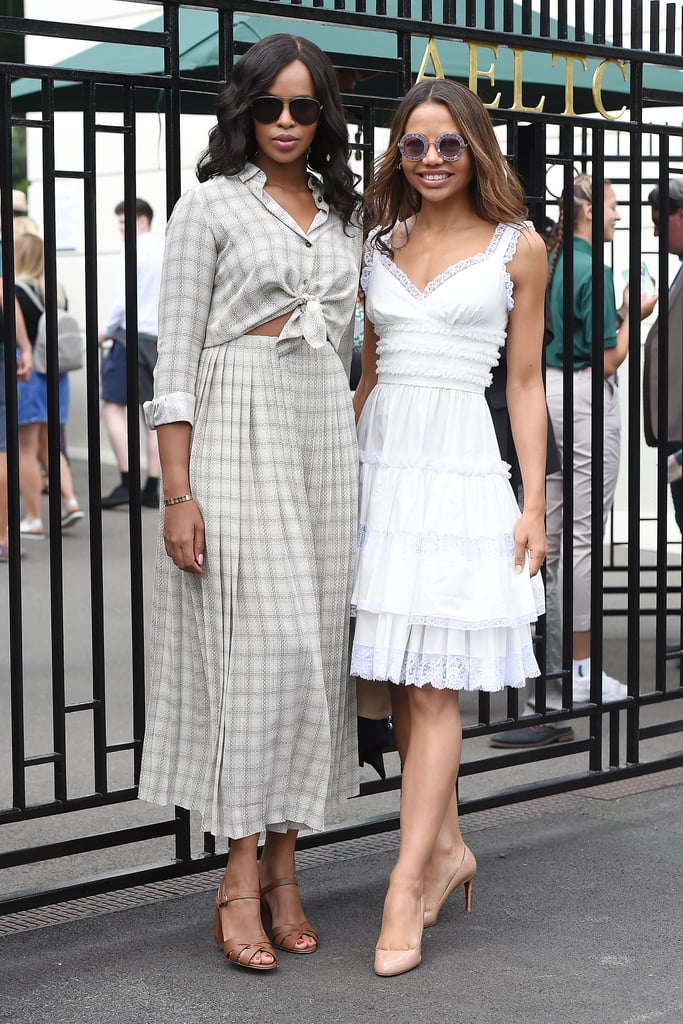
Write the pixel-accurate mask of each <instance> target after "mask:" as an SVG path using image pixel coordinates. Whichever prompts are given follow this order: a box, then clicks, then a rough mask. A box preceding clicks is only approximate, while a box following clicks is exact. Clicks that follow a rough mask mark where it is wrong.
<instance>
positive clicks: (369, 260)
mask: <svg viewBox="0 0 683 1024" xmlns="http://www.w3.org/2000/svg"><path fill="white" fill-rule="evenodd" d="M380 230H381V229H380V228H379V227H377V228H374V229H373V230H372V231H371V232H370V234H369V235H368V237H367V239H366V241H365V245H364V246H363V262H362V265H361V272H360V286H361V288H362V289H363V291H364V292H366V291H367V290H368V282H369V280H370V274H371V273H372V268H373V267H374V265H375V256H376V255H377V250H376V249H375V247H374V245H373V242H374V240H375V238H377V235H378V234H379V233H380Z"/></svg>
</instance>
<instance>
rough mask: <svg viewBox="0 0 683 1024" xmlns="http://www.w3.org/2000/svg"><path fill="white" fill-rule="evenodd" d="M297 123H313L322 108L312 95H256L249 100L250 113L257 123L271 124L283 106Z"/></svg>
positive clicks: (318, 116)
mask: <svg viewBox="0 0 683 1024" xmlns="http://www.w3.org/2000/svg"><path fill="white" fill-rule="evenodd" d="M285 103H286V104H287V106H288V107H289V113H290V114H291V116H292V118H293V119H294V120H295V121H296V123H297V124H304V125H308V124H315V122H316V121H317V120H318V119H319V118H320V114H321V112H322V109H323V105H322V103H318V101H317V100H314V99H313V97H312V96H294V97H293V98H292V99H291V100H281V99H280V97H279V96H257V97H256V99H255V100H252V101H251V104H250V107H251V115H252V117H253V118H254V120H255V121H258V123H259V124H273V122H274V121H277V119H278V118H279V116H280V114H281V113H282V111H283V110H284V108H285Z"/></svg>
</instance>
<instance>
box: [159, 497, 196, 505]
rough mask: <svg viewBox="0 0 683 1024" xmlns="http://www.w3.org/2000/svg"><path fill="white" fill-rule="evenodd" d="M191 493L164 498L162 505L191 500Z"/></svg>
mask: <svg viewBox="0 0 683 1024" xmlns="http://www.w3.org/2000/svg"><path fill="white" fill-rule="evenodd" d="M193 500H194V499H193V497H192V495H191V494H180V495H178V497H177V498H164V506H165V507H166V508H168V506H169V505H180V504H181V503H182V502H183V501H193Z"/></svg>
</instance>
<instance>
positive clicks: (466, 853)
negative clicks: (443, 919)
mask: <svg viewBox="0 0 683 1024" xmlns="http://www.w3.org/2000/svg"><path fill="white" fill-rule="evenodd" d="M476 873H477V862H476V860H475V859H474V854H473V853H472V851H471V850H470V848H469V846H465V848H464V850H463V852H462V859H461V861H460V863H459V864H458V866H457V868H456V869H455V871H454V873H453V874H452V875H451V877H450V879H449V880H448V881H447V882H446V885H445V887H444V890H443V893H442V894H441V898H440V899H439V901H438V903H437V904H436V905H435V906H433V907H425V912H424V926H425V928H431V927H432V925H434V924H436V921H437V918H438V916H439V912H440V910H441V908H442V907H443V905H444V903H445V902H446V900H447V899H448V897H449V896H450V894H451V893H452V892H454V891H455V890H456V889H457V888H458V887H459V886H461V885H462V886H463V887H464V890H465V911H466V912H467V913H468V914H469V912H470V910H471V909H472V880H473V878H474V876H475V875H476Z"/></svg>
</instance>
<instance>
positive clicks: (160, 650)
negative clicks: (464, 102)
mask: <svg viewBox="0 0 683 1024" xmlns="http://www.w3.org/2000/svg"><path fill="white" fill-rule="evenodd" d="M198 177H199V179H200V184H199V186H198V187H196V188H194V189H193V190H191V191H189V192H187V193H185V195H183V196H182V197H181V199H180V200H179V202H178V204H177V205H176V208H175V210H174V211H173V215H172V217H171V221H170V224H169V228H168V234H167V240H166V253H165V259H164V270H163V275H162V287H161V298H160V310H159V345H158V349H159V358H158V363H157V368H156V374H155V394H154V401H153V402H151V403H148V404H147V406H146V410H145V411H146V415H147V421H148V423H149V425H150V426H151V427H155V428H157V430H158V437H159V453H160V457H161V464H162V479H163V488H164V517H163V524H162V535H161V537H160V545H159V555H158V561H157V576H156V583H155V592H154V604H153V621H152V651H151V658H150V661H151V693H150V705H149V716H148V724H147V730H146V735H145V746H144V752H143V763H142V772H141V780H140V795H141V796H142V797H143V798H144V799H146V800H151V801H153V802H155V803H162V804H169V803H170V804H178V805H180V806H182V807H186V808H190V809H194V810H198V811H200V812H201V814H202V819H203V825H204V828H205V829H206V830H208V831H210V832H212V833H213V834H214V835H219V836H228V837H230V840H231V842H230V855H229V858H228V865H227V868H226V873H225V879H224V881H223V883H222V885H221V887H220V889H219V892H218V899H217V906H216V917H215V927H214V937H215V939H216V942H218V943H219V944H221V945H222V946H223V951H224V953H225V956H226V957H227V958H228V959H229V960H231V961H232V962H234V963H236V964H239V965H241V966H243V967H249V968H254V969H258V970H267V969H272V968H273V967H275V966H276V957H275V954H274V952H273V948H272V945H271V943H270V941H269V939H268V938H267V937H266V935H265V934H264V925H265V926H266V929H267V930H269V931H270V935H271V938H272V942H273V944H274V945H276V946H278V947H279V948H281V949H285V950H287V951H289V952H292V953H312V952H313V951H314V950H315V949H316V946H317V936H316V933H315V931H314V929H313V928H312V926H311V925H310V924H309V923H308V921H307V920H306V918H305V915H304V912H303V909H302V906H301V900H300V897H299V890H298V887H297V884H296V878H295V873H294V845H295V841H296V836H297V832H298V830H299V829H300V828H302V827H308V828H312V829H322V828H323V827H324V825H325V820H326V817H327V816H328V815H330V814H332V813H334V811H335V810H337V809H338V805H339V804H340V802H341V801H343V800H345V799H346V798H347V797H348V796H349V795H351V794H353V793H354V792H356V791H357V766H356V743H355V734H356V718H355V700H354V699H353V695H350V694H349V688H348V678H347V656H348V611H349V606H350V597H351V585H352V580H353V558H354V546H355V537H356V523H357V466H358V456H357V448H356V438H355V430H354V423H353V409H352V406H351V393H350V391H349V385H348V369H349V365H350V361H351V350H352V343H353V322H354V307H355V300H356V294H357V289H358V271H359V266H360V257H361V246H362V238H361V230H360V227H359V224H358V207H359V196H358V195H357V194H356V193H355V191H354V188H353V177H352V174H351V171H350V170H349V167H348V141H347V129H346V122H345V118H344V114H343V111H342V107H341V102H340V98H339V92H338V89H337V83H336V78H335V74H334V69H333V68H332V65H331V63H330V62H329V60H328V58H327V57H326V56H325V55H324V54H323V53H322V52H321V51H320V50H319V49H318V48H317V47H316V46H314V45H313V44H312V43H310V42H308V41H307V40H305V39H298V38H296V37H294V36H289V35H277V36H270V37H268V38H266V39H264V40H262V41H261V42H259V43H257V44H255V45H254V46H253V47H252V48H251V49H250V50H249V51H248V52H247V54H246V55H245V56H244V57H242V58H241V59H240V60H239V61H238V62H237V64H236V65H235V68H234V70H233V74H232V81H231V84H230V85H229V87H228V88H227V89H226V90H225V91H224V92H223V93H222V94H221V96H220V98H219V103H218V124H217V126H216V127H215V128H214V129H213V131H212V133H211V137H210V144H209V148H208V150H207V152H206V153H205V154H204V156H203V157H202V159H201V160H200V163H199V168H198ZM264 831H265V832H266V839H265V845H264V849H263V855H262V857H261V859H260V862H259V863H258V865H257V844H258V840H259V834H260V833H262V832H264ZM271 922H272V927H271Z"/></svg>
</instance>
